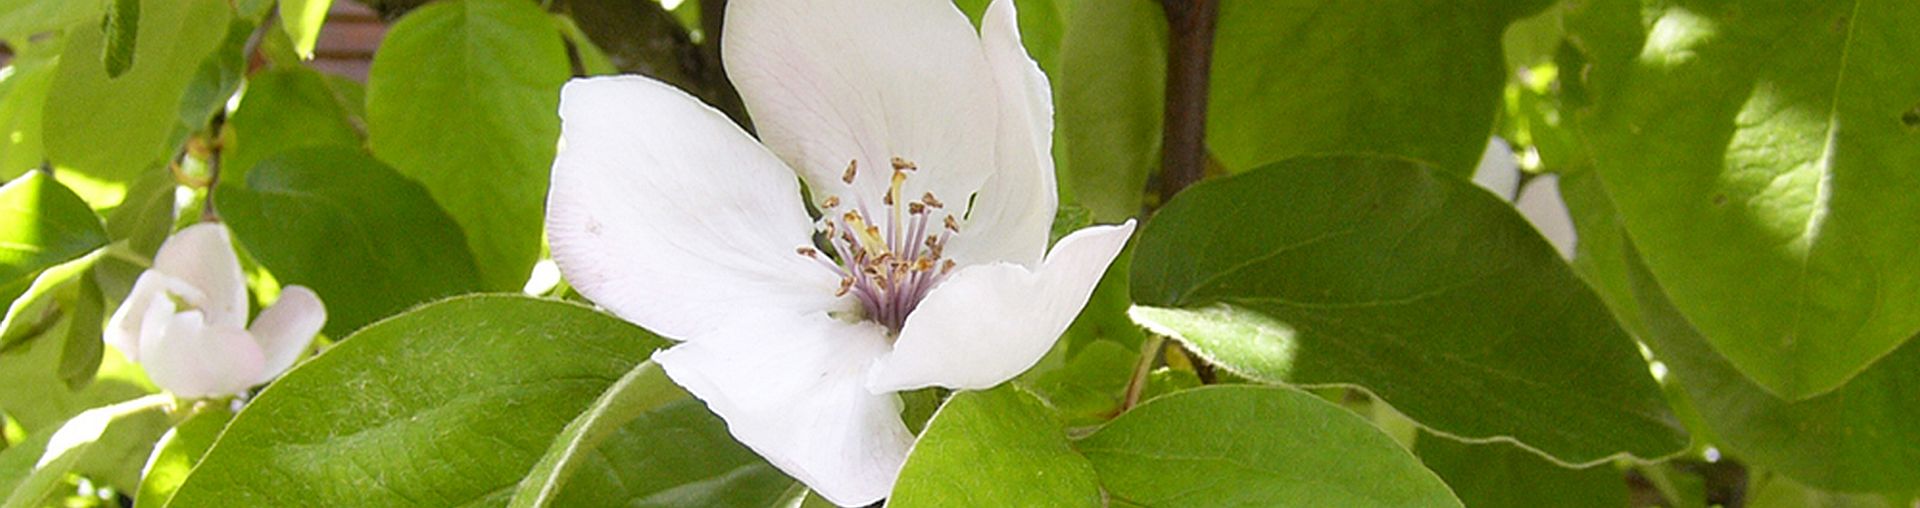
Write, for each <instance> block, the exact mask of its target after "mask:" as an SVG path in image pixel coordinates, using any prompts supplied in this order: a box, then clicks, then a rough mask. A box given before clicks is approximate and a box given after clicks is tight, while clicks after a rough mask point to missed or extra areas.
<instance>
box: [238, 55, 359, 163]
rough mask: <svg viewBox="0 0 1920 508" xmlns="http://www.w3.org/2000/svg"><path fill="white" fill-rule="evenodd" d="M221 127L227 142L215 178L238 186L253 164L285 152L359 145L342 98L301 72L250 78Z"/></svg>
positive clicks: (310, 74)
mask: <svg viewBox="0 0 1920 508" xmlns="http://www.w3.org/2000/svg"><path fill="white" fill-rule="evenodd" d="M227 125H228V126H229V127H230V128H231V129H232V133H233V142H232V144H231V145H229V146H228V147H227V149H226V150H225V151H223V152H221V155H222V156H224V157H225V161H224V165H222V166H221V167H220V172H221V175H222V178H226V179H231V180H244V179H245V177H244V175H245V174H246V172H247V170H249V169H252V168H253V165H254V164H258V163H259V162H260V161H261V160H263V159H266V158H267V157H269V156H272V155H274V154H277V153H280V152H281V151H284V150H288V149H291V148H295V147H302V146H313V145H344V146H350V147H359V146H360V145H361V144H362V140H361V137H362V136H361V133H360V129H359V128H358V127H356V126H355V125H354V124H353V121H352V119H351V117H350V116H349V112H348V110H347V106H346V105H345V104H344V98H343V97H342V96H341V94H339V93H338V92H336V91H335V90H334V88H333V87H331V86H329V84H328V82H327V80H326V78H325V77H324V76H322V75H321V74H320V73H319V72H316V71H314V70H312V69H308V68H305V67H285V68H276V69H274V70H271V71H267V72H262V73H259V74H255V75H253V77H251V78H249V79H248V80H247V93H246V95H245V96H243V97H242V98H241V99H240V107H238V108H236V109H234V112H233V117H232V118H230V119H228V121H227Z"/></svg>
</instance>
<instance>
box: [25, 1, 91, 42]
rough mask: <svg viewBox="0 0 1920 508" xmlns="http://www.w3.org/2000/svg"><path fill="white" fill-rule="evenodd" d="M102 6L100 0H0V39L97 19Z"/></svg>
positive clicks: (37, 32)
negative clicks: (78, 0)
mask: <svg viewBox="0 0 1920 508" xmlns="http://www.w3.org/2000/svg"><path fill="white" fill-rule="evenodd" d="M105 5H106V2H101V1H82V2H75V1H73V0H0V39H7V40H9V41H12V40H21V39H27V38H31V37H32V36H34V35H39V34H43V33H47V32H55V31H60V30H64V29H67V28H69V27H72V26H75V25H78V24H79V23H81V22H83V21H91V20H97V19H100V11H101V8H102V6H105ZM13 49H16V50H17V49H19V48H13Z"/></svg>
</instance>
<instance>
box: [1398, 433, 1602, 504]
mask: <svg viewBox="0 0 1920 508" xmlns="http://www.w3.org/2000/svg"><path fill="white" fill-rule="evenodd" d="M1414 453H1415V454H1417V455H1419V456H1420V461H1421V462H1423V463H1425V464H1426V465H1427V467H1428V468H1429V469H1432V470H1433V472H1434V473H1435V474H1439V475H1440V478H1441V479H1443V480H1446V481H1447V485H1449V486H1451V487H1453V493H1454V494H1455V495H1458V496H1460V500H1461V501H1463V502H1465V503H1466V504H1467V506H1472V507H1475V508H1502V507H1515V508H1519V507H1535V506H1559V507H1565V508H1582V507H1589V508H1618V507H1621V506H1632V505H1631V504H1629V503H1628V502H1627V494H1628V492H1627V479H1626V475H1625V474H1623V473H1622V472H1621V471H1620V469H1619V468H1616V467H1614V466H1613V465H1612V464H1600V465H1597V466H1593V467H1589V468H1586V469H1568V468H1565V467H1562V466H1560V465H1558V464H1554V463H1553V462H1550V461H1547V460H1545V459H1542V458H1540V456H1538V455H1534V454H1532V453H1528V452H1527V451H1525V450H1522V449H1520V448H1517V447H1515V446H1513V445H1510V444H1506V443H1487V444H1469V443H1462V442H1459V441H1455V440H1452V439H1446V438H1443V437H1440V436H1435V435H1432V434H1422V435H1420V437H1419V439H1418V440H1416V441H1415V442H1414Z"/></svg>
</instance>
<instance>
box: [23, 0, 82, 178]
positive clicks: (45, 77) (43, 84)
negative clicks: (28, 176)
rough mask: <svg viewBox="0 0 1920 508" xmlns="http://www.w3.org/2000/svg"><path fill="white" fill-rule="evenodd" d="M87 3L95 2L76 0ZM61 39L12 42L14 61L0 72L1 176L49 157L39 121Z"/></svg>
mask: <svg viewBox="0 0 1920 508" xmlns="http://www.w3.org/2000/svg"><path fill="white" fill-rule="evenodd" d="M62 1H64V0H62ZM73 3H80V4H87V3H92V2H73ZM60 47H61V40H60V38H58V37H49V38H48V39H47V40H42V41H38V42H35V41H32V40H28V41H24V44H22V45H20V46H12V45H9V46H8V48H7V49H10V50H13V51H14V55H13V61H12V62H9V64H10V66H9V67H8V68H7V70H6V71H5V72H0V180H12V179H14V178H15V177H18V176H20V175H21V174H24V173H26V172H27V171H28V170H32V169H34V168H38V167H40V164H41V163H42V162H45V161H46V153H45V150H43V149H42V146H43V143H42V142H41V135H40V123H41V118H43V117H44V113H45V109H44V108H42V107H41V106H44V105H45V104H46V103H47V93H48V92H49V91H50V90H51V88H52V86H53V75H54V72H55V70H56V69H57V68H58V65H59V63H60V59H59V55H60Z"/></svg>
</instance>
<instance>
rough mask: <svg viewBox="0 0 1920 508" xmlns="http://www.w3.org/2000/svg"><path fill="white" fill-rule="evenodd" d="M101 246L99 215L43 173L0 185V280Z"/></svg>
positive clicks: (6, 280)
mask: <svg viewBox="0 0 1920 508" xmlns="http://www.w3.org/2000/svg"><path fill="white" fill-rule="evenodd" d="M106 244H107V232H106V229H105V228H104V226H102V225H101V224H100V216H98V215H94V214H93V209H92V208H89V207H88V206H87V202H85V201H81V200H80V196H76V195H74V194H73V191H71V190H67V187H66V186H64V185H60V182H56V181H54V180H53V178H52V177H50V176H49V175H47V174H46V173H42V172H34V173H31V174H28V175H26V176H23V177H20V178H16V179H14V180H13V181H10V182H7V184H6V185H5V186H0V284H4V283H9V282H12V281H15V280H18V279H21V278H23V277H27V276H30V275H33V274H34V273H35V272H39V271H40V270H41V269H44V268H46V267H49V266H53V265H56V264H60V263H63V262H66V261H67V260H70V259H73V258H77V257H80V255H82V254H86V253H87V252H88V251H91V250H94V249H97V248H99V247H100V246H102V245H106Z"/></svg>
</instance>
